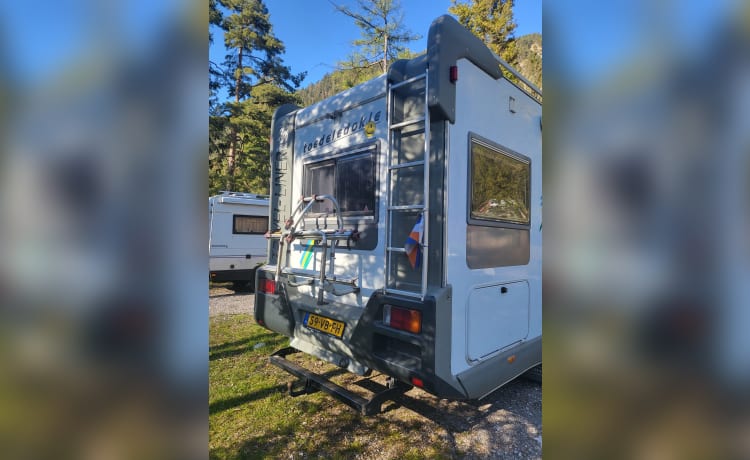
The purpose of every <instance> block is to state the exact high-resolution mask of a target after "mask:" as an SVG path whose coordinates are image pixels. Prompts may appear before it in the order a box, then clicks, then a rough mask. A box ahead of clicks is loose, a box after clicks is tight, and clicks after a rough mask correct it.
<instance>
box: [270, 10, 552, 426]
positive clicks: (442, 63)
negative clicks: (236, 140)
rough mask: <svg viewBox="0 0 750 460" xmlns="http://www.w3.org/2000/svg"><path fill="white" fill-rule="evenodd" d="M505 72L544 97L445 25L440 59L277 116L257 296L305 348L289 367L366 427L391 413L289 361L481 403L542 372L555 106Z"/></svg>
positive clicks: (279, 359) (423, 60) (281, 357)
mask: <svg viewBox="0 0 750 460" xmlns="http://www.w3.org/2000/svg"><path fill="white" fill-rule="evenodd" d="M503 68H505V69H506V70H507V71H508V72H511V73H512V74H513V75H515V76H516V78H518V79H520V80H523V81H524V82H525V83H528V82H527V81H526V80H525V79H523V77H521V76H520V75H519V74H518V73H517V72H516V71H515V70H513V69H512V68H511V67H510V66H508V65H507V64H506V63H504V62H503V61H501V60H500V59H499V58H498V57H497V56H495V55H494V54H493V53H492V52H491V51H490V50H489V49H488V48H487V47H486V46H485V45H484V44H483V43H482V42H481V41H480V40H478V39H477V38H476V37H474V36H473V35H472V34H471V33H470V32H468V31H467V30H466V29H464V28H463V27H461V26H460V25H459V24H458V23H457V22H456V21H455V20H454V19H453V18H451V17H450V16H442V17H440V18H438V19H436V20H435V21H434V22H433V24H432V26H431V27H430V31H429V36H428V48H427V52H426V54H425V55H422V56H419V57H416V58H414V59H411V60H400V61H397V62H394V63H393V65H392V66H391V68H390V69H389V71H388V73H387V74H385V75H382V76H380V77H377V78H375V79H373V80H371V81H368V82H366V83H363V84H361V85H359V86H356V87H354V88H351V89H349V90H347V91H344V92H342V93H340V94H338V95H335V96H333V97H331V98H329V99H326V100H324V101H321V102H319V103H317V104H314V105H312V106H310V107H306V108H298V107H296V106H289V105H287V106H283V107H281V108H279V109H278V110H277V111H276V114H275V116H274V119H273V125H272V143H271V168H272V171H271V235H270V236H271V241H270V244H269V264H268V265H265V266H263V267H261V268H259V269H258V276H257V279H256V296H255V318H256V321H257V322H258V323H259V324H261V325H263V326H265V327H267V328H268V329H271V330H273V331H276V332H279V333H282V334H284V335H287V336H289V337H290V338H291V342H290V347H289V348H287V349H284V350H280V351H279V352H277V353H276V354H275V355H274V356H272V357H271V361H272V362H273V363H274V364H276V365H278V366H281V367H282V368H284V369H286V370H287V371H289V372H291V373H293V374H295V375H297V376H299V377H301V378H302V379H303V381H304V382H305V383H306V385H307V386H308V387H309V386H312V387H319V388H320V389H322V390H324V391H327V392H329V393H331V394H334V395H336V396H338V397H340V398H341V399H342V400H344V401H345V402H347V403H348V404H350V405H352V406H353V407H356V408H358V409H360V410H362V411H363V412H364V413H371V412H374V411H376V410H378V409H379V403H380V401H382V398H381V397H380V396H381V395H378V396H376V398H373V399H377V400H375V401H366V400H362V398H360V397H359V396H357V395H355V394H352V393H350V392H348V391H347V390H345V389H343V388H340V387H337V386H335V385H333V384H332V383H331V382H328V381H326V380H325V379H324V378H323V377H322V376H320V375H316V374H313V373H312V372H310V371H308V370H305V369H303V368H301V367H299V366H297V365H296V364H295V363H294V362H293V361H292V360H289V359H286V358H285V356H286V355H288V354H289V353H293V352H296V351H302V352H305V353H309V354H312V355H314V356H316V357H319V358H321V359H323V360H326V361H329V362H331V363H335V364H337V365H339V366H341V367H343V368H346V369H347V370H349V371H351V372H353V373H356V374H360V375H368V374H369V373H370V372H371V371H373V370H375V371H379V372H381V373H383V374H386V375H388V376H390V377H391V378H390V379H389V382H388V383H389V387H398V386H401V387H407V388H408V387H409V386H410V385H411V386H418V387H421V388H423V389H425V390H427V391H429V392H431V393H434V394H436V395H439V396H441V397H448V398H472V399H473V398H481V397H483V396H485V395H487V394H488V393H490V392H492V391H493V390H495V389H496V388H498V387H500V386H501V385H503V384H505V383H507V382H508V381H510V380H512V379H514V378H516V377H517V376H519V375H520V374H522V373H524V372H526V371H528V370H529V369H532V368H535V367H536V366H538V365H540V364H541V361H542V340H541V338H542V106H541V103H540V102H539V101H538V100H537V99H535V98H534V97H532V96H531V95H530V94H529V93H527V92H526V91H524V90H522V89H521V88H520V87H519V86H516V85H515V84H514V83H512V82H510V81H509V80H508V79H506V78H504V77H503V72H502V69H503ZM529 87H530V88H532V90H533V91H535V92H536V93H537V95H538V97H539V98H541V93H539V91H538V90H537V89H536V88H535V87H534V86H533V85H531V84H530V83H529ZM425 127H427V129H425ZM536 369H538V368H536ZM394 389H395V388H394Z"/></svg>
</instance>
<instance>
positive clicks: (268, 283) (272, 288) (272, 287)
mask: <svg viewBox="0 0 750 460" xmlns="http://www.w3.org/2000/svg"><path fill="white" fill-rule="evenodd" d="M258 290H259V291H260V292H262V293H264V294H276V281H274V280H269V279H265V278H264V279H262V280H260V283H258Z"/></svg>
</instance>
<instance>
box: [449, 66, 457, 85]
mask: <svg viewBox="0 0 750 460" xmlns="http://www.w3.org/2000/svg"><path fill="white" fill-rule="evenodd" d="M450 78H451V83H455V82H456V81H458V66H455V65H452V66H451V75H450Z"/></svg>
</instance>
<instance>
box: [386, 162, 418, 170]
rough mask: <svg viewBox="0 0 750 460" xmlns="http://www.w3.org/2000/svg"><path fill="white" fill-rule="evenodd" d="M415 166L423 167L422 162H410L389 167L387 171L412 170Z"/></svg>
mask: <svg viewBox="0 0 750 460" xmlns="http://www.w3.org/2000/svg"><path fill="white" fill-rule="evenodd" d="M415 166H424V160H417V161H410V162H408V163H399V164H396V165H391V166H389V167H388V169H389V170H391V171H393V170H394V169H402V168H413V167H415Z"/></svg>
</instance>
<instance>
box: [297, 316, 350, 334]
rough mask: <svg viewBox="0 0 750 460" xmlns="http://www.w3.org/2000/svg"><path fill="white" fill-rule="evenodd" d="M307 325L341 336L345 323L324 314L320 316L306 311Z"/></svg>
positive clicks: (305, 321)
mask: <svg viewBox="0 0 750 460" xmlns="http://www.w3.org/2000/svg"><path fill="white" fill-rule="evenodd" d="M304 324H305V326H307V327H309V328H311V329H317V330H319V331H323V332H325V333H327V334H331V335H335V336H336V337H339V338H341V336H343V335H344V323H342V322H341V321H336V320H333V319H330V318H326V317H324V316H318V315H315V314H313V313H305V320H304Z"/></svg>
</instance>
